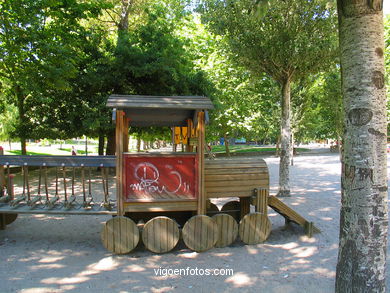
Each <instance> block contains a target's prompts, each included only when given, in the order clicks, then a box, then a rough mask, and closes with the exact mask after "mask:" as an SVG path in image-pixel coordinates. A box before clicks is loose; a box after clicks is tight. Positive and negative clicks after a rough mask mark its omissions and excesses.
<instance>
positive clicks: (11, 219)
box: [0, 213, 18, 225]
mask: <svg viewBox="0 0 390 293" xmlns="http://www.w3.org/2000/svg"><path fill="white" fill-rule="evenodd" d="M0 217H4V218H3V219H4V224H5V225H9V224H11V223H13V222H15V220H16V219H17V217H18V214H4V213H1V214H0Z"/></svg>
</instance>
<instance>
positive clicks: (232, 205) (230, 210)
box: [221, 200, 241, 221]
mask: <svg viewBox="0 0 390 293" xmlns="http://www.w3.org/2000/svg"><path fill="white" fill-rule="evenodd" d="M240 209H241V206H240V202H239V201H238V200H232V201H228V202H227V203H225V204H224V205H223V206H222V209H221V212H224V213H226V214H228V215H231V216H232V217H233V218H234V219H236V221H240V219H241V213H240Z"/></svg>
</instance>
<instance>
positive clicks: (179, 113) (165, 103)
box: [107, 95, 214, 127]
mask: <svg viewBox="0 0 390 293" xmlns="http://www.w3.org/2000/svg"><path fill="white" fill-rule="evenodd" d="M107 107H109V108H114V109H116V110H123V111H125V113H126V116H127V117H128V118H130V126H140V127H144V126H186V125H187V119H189V118H190V119H193V118H194V117H196V112H198V111H202V110H211V109H214V106H213V103H212V102H211V100H210V99H209V98H207V97H203V96H141V95H111V96H110V97H109V98H108V101H107ZM194 120H196V119H194Z"/></svg>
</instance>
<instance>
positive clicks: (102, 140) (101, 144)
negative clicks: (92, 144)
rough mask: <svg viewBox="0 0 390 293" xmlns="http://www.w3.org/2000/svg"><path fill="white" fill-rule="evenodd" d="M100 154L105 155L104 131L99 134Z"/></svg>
mask: <svg viewBox="0 0 390 293" xmlns="http://www.w3.org/2000/svg"><path fill="white" fill-rule="evenodd" d="M98 154H99V156H104V135H103V134H102V133H100V134H99V145H98Z"/></svg>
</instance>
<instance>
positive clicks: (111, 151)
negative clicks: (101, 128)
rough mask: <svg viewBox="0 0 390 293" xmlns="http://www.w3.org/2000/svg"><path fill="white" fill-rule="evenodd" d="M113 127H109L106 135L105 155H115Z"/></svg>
mask: <svg viewBox="0 0 390 293" xmlns="http://www.w3.org/2000/svg"><path fill="white" fill-rule="evenodd" d="M115 148H116V143H115V129H111V130H110V132H109V133H108V135H107V147H106V155H115Z"/></svg>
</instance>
